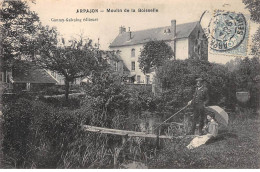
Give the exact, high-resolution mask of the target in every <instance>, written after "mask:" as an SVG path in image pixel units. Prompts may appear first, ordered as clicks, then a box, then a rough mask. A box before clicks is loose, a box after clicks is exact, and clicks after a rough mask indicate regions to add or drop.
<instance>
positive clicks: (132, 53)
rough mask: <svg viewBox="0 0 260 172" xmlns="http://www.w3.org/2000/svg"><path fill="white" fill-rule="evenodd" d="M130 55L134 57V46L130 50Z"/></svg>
mask: <svg viewBox="0 0 260 172" xmlns="http://www.w3.org/2000/svg"><path fill="white" fill-rule="evenodd" d="M131 57H135V49H134V48H133V49H132V50H131Z"/></svg>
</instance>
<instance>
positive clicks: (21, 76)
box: [12, 66, 57, 84]
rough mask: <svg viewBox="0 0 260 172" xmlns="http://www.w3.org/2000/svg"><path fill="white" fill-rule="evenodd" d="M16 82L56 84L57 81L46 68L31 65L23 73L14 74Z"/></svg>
mask: <svg viewBox="0 0 260 172" xmlns="http://www.w3.org/2000/svg"><path fill="white" fill-rule="evenodd" d="M12 79H13V82H14V83H37V84H56V83H57V81H56V80H55V79H54V78H52V77H51V76H50V74H48V73H47V71H46V70H44V69H38V68H36V67H34V66H33V67H31V68H30V69H28V70H25V71H24V72H22V73H15V74H14V75H13V78H12Z"/></svg>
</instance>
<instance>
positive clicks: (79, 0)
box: [30, 0, 259, 63]
mask: <svg viewBox="0 0 260 172" xmlns="http://www.w3.org/2000/svg"><path fill="white" fill-rule="evenodd" d="M30 8H31V10H33V11H35V12H36V13H38V15H39V17H40V21H41V22H42V23H43V24H44V25H49V26H55V27H57V30H58V31H59V32H60V33H61V35H62V36H63V37H65V38H66V39H70V38H71V37H74V38H77V37H78V35H80V34H83V35H84V36H85V37H88V38H90V39H92V40H93V41H94V42H95V43H97V42H98V38H99V43H100V48H101V49H103V50H108V49H109V44H110V43H111V42H112V41H113V39H115V37H116V36H117V35H118V33H119V27H120V26H125V27H126V28H127V31H128V29H129V27H130V30H131V31H137V30H143V29H149V28H156V27H162V26H170V24H171V20H173V19H175V20H176V22H177V24H182V23H187V22H193V21H199V19H200V17H201V15H202V14H203V12H204V11H205V10H208V11H213V10H216V9H224V10H228V11H233V12H242V13H243V14H245V15H248V16H249V11H248V10H246V9H245V5H244V4H243V3H242V0H128V1H125V0H36V3H30ZM139 8H140V9H144V8H145V9H157V10H158V12H137V10H138V9H139ZM78 9H98V10H99V12H97V13H77V10H78ZM107 9H114V10H116V9H117V10H118V11H120V10H122V11H123V12H106V10H107ZM125 9H129V10H130V12H124V10H125ZM131 9H135V10H136V11H135V12H131ZM101 10H104V12H101ZM85 18H92V19H95V20H97V19H98V21H83V19H85ZM62 19H64V22H62ZM66 19H74V20H75V19H81V22H79V21H66ZM249 23H250V30H249V37H250V39H249V48H248V49H250V44H251V36H252V35H253V34H254V33H255V31H256V29H257V27H258V26H259V25H257V24H255V23H253V22H250V21H249ZM234 58H235V56H226V55H218V54H209V61H210V62H217V63H226V62H227V61H229V60H231V59H234Z"/></svg>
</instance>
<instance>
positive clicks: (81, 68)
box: [34, 29, 106, 100]
mask: <svg viewBox="0 0 260 172" xmlns="http://www.w3.org/2000/svg"><path fill="white" fill-rule="evenodd" d="M45 37H50V39H44V38H45ZM56 37H57V34H56V32H55V30H54V29H45V32H43V33H41V35H40V36H39V41H40V42H41V45H42V46H41V48H40V49H39V53H40V55H39V56H37V58H35V59H34V62H35V63H36V65H38V66H40V67H42V68H44V69H49V70H51V71H55V72H57V73H58V74H60V75H62V76H63V77H64V79H65V98H66V100H68V94H69V86H70V85H69V83H70V82H73V81H74V80H75V79H76V78H82V77H86V76H89V75H91V74H92V73H93V71H95V72H98V71H100V70H102V68H105V67H106V63H105V61H104V60H102V58H100V57H99V52H98V51H97V50H94V49H92V48H91V46H90V44H89V42H87V43H83V41H82V40H80V41H76V40H70V41H69V42H70V44H69V45H65V43H64V44H61V45H60V46H57V45H55V44H54V43H55V41H56V40H57V39H56ZM49 40H53V41H51V42H49ZM56 42H57V41H56Z"/></svg>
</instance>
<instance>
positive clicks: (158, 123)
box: [156, 122, 183, 126]
mask: <svg viewBox="0 0 260 172" xmlns="http://www.w3.org/2000/svg"><path fill="white" fill-rule="evenodd" d="M156 124H157V125H172V124H176V125H180V126H183V124H182V123H178V122H170V123H160V122H157V123H156Z"/></svg>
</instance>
